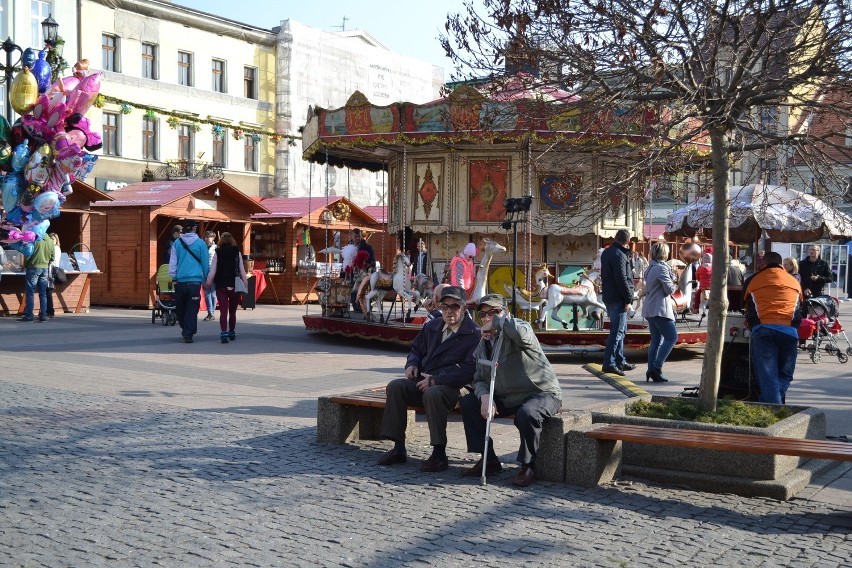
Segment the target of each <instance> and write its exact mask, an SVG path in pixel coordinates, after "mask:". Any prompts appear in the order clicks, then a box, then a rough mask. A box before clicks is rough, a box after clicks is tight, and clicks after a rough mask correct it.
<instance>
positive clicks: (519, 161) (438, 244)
mask: <svg viewBox="0 0 852 568" xmlns="http://www.w3.org/2000/svg"><path fill="white" fill-rule="evenodd" d="M544 99H548V100H554V99H556V100H560V101H564V102H565V104H566V105H567V106H566V109H568V110H566V112H564V113H563V114H562V115H561V116H560V117H557V118H555V117H554V115H552V114H548V115H547V116H546V117H545V115H544V114H543V113H542V114H541V115H540V116H541V118H536V116H538V115H537V113H536V108H537V105H540V104H541V103H542V101H543V100H544ZM572 100H574V97H572V95H570V94H568V93H564V92H558V91H554V90H548V91H547V92H541V91H533V90H532V89H528V88H527V87H526V84H525V82H524V81H523V77H520V78H519V79H518V80H517V81H516V82H515V83H514V84H512V83H510V84H509V85H506V86H505V88H504V89H503V90H502V92H501V93H500V94H498V95H497V96H493V95H492V96H490V97H489V98H486V97H485V96H484V95H483V94H481V93H480V92H479V91H478V90H477V89H474V88H472V87H471V86H467V85H465V86H461V87H458V88H457V89H455V90H454V91H453V92H452V93H450V94H449V95H448V96H447V97H446V98H443V99H439V100H437V101H433V102H430V103H425V104H419V105H418V104H412V103H395V104H391V105H388V106H376V105H373V104H371V103H370V102H369V101H368V100H367V99H366V97H364V95H362V94H361V93H359V92H357V91H356V92H355V93H354V94H353V95H352V96H351V97H350V98H349V100H348V102H347V104H346V105H345V106H344V107H342V108H339V109H334V110H328V109H323V108H311V109H309V111H308V120H307V124H306V125H305V127H304V129H303V157H304V159H306V160H309V161H311V162H314V163H318V164H324V165H325V166H326V167H328V168H331V167H343V168H352V169H366V170H369V171H373V172H382V174H381V175H383V176H384V180H385V183H386V187H387V191H388V198H387V203H388V209H387V223H388V232H389V233H394V234H397V235H398V236H399V244H400V250H399V254H398V255H397V257H396V258H395V259H394V262H393V264H392V266H390V267H389V268H390V272H388V273H384V272H380V271H379V272H375V273H372V274H366V273H363V272H361V271H360V267H359V263H358V261H357V255H356V256H355V258H352V260H351V261H350V262H348V264H347V257H346V254H345V251H342V252H343V256H344V262H343V264H344V272H343V273H342V275H341V276H342V278H340V279H337V278H330V279H328V281H327V282H325V283H324V286H323V287H324V288H325V290H327V291H328V293H326V294H323V295H322V296H321V298H320V304H321V311H320V312H319V313H316V314H311V313H307V314H306V315H305V316H304V323H305V327H306V328H307V329H308V330H310V331H316V332H322V333H327V334H336V335H343V336H349V337H360V338H365V339H373V340H381V341H389V342H395V343H402V344H407V343H409V342H410V341H411V340H412V339H413V338H414V337H415V336H416V335H417V333H418V332H419V330H420V327H421V326H422V324H423V322H424V321H425V319H426V315H427V314H426V312H425V311H424V310H423V309H418V308H420V306H421V304H422V302H423V301H424V300H425V299H427V298H428V296H429V294H430V293H431V286H432V285H433V284H437V283H438V282H441V281H446V280H447V277H448V274H449V268H450V266H451V265H452V264H453V262H454V258H458V257H459V256H462V255H463V253H464V252H465V251H466V249H467V250H468V251H470V250H475V256H474V259H475V280H474V281H473V283H472V286H470V287H469V288H468V294H469V296H468V298H469V304H472V305H475V303H476V301H478V300H479V298H481V297H482V296H483V295H485V294H487V293H499V294H502V295H504V296H505V297H507V299H508V304H509V306H510V308H511V309H512V310H513V311H514V313H515V315H516V317H522V318H524V319H526V320H528V321H530V322H533V325H534V327H536V329H537V332H536V335H537V336H538V338H539V341H540V342H541V344H542V346H543V347H544V348H545V349H547V350H560V351H595V350H602V349H603V348H604V345H605V342H606V338H607V336H608V333H609V332H608V329H607V328H608V321H606V318H605V317H604V313H605V312H604V309H603V304H602V302H601V301H600V299H599V295H600V279H599V278H598V275H599V272H598V267H597V266H596V265H595V261H596V257H597V256H598V255H599V251H600V250H602V247H604V246H606V245H607V244H608V242H609V241H610V240H611V239H612V237H613V236H614V235H615V233H616V231H618V230H619V229H622V228H627V229H629V230H630V232H631V234H633V235H642V220H643V217H644V214H643V209H642V188H641V187H639V186H638V182H637V183H636V184H634V187H630V188H627V189H626V190H625V189H624V188H623V187H619V189H618V191H614V190H613V191H611V192H610V194H609V195H608V196H607V197H606V198H607V200H608V202H607V206H606V207H605V208H601V209H596V208H595V207H593V206H592V204H591V201H592V200H591V199H588V198H587V197H586V196H584V186H586V185H587V184H589V185H591V182H592V180H594V182H595V183H596V184H598V185H601V181H602V180H617V179H618V178H619V173H620V169H619V168H620V166H619V160H618V159H608V158H607V157H605V156H613V155H615V153H614V152H611V151H610V152H603V151H601V149H602V148H604V147H606V148H608V149H610V150H611V149H612V148H623V149H624V152H623V153H622V160H626V159H629V152H630V151H631V150H632V149H636V148H639V147H641V146H642V145H643V144H647V143H648V136H647V133H648V132H649V129H648V125H649V124H650V122H649V121H653V120H656V115H655V113H653V112H652V111H650V110H643V111H636V110H635V109H634V110H631V111H629V112H621V113H619V112H613V113H612V114H611V115H610V116H608V117H599V116H598V117H595V118H594V120H595V123H594V124H593V125H592V127H590V125H589V124H588V123H586V122H584V120H583V119H582V118H578V116H577V115H576V114H575V113H573V112H572V111H570V108H569V107H570V103H571V101H572ZM590 133H593V135H591V134H590ZM622 163H623V162H622ZM615 185H616V184H615V183H613V186H614V187H615ZM471 246H473V247H475V248H474V249H470V247H471ZM334 252H335V253H337V252H338V251H334ZM636 254H637V255H638V252H637V253H636ZM350 257H352V255H351V254H350ZM424 258H428V262H425V261H422V260H423V259H424ZM468 258H469V257H468ZM415 260H416V261H417V262H415ZM637 260H638V259H637ZM415 264H416V265H417V266H415ZM637 265H641V260H638V262H637ZM349 267H351V268H349ZM640 275H641V272H638V268H637V273H636V274H635V276H636V277H637V278H638V276H640ZM347 293H349V294H350V296H351V298H352V299H353V300H354V301H353V302H351V303H349V304H348V305H347V306H346V309H344V307H343V305H344V304H346V302H345V296H346V294H347ZM349 305H352V306H354V305H357V306H358V308H360V312H361V313H357V312H356V311H355V310H350V309H348V307H349ZM637 309H638V306H637ZM695 321H697V320H695ZM681 328H682V329H679V340H678V345H679V346H700V345H703V344H704V342H705V340H706V329H699V328H698V326H697V325H694V321H693V322H690V321H688V320H684V322H682V323H681ZM625 343H626V346H627V347H628V348H643V347H647V345H648V344H649V343H650V334H649V332H648V329H647V327H646V325H645V324H644V322H643V321H642V319H641V317H639V316H636V317H634V318H633V319H631V323H630V324H629V329H628V334H627V337H626V340H625Z"/></svg>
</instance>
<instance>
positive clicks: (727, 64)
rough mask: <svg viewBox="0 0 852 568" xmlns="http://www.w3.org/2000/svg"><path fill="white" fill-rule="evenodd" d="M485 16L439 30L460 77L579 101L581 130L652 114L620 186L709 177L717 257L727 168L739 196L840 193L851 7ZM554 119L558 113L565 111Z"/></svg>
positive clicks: (714, 291)
mask: <svg viewBox="0 0 852 568" xmlns="http://www.w3.org/2000/svg"><path fill="white" fill-rule="evenodd" d="M481 4H482V6H483V7H478V4H476V5H475V4H474V3H472V2H470V1H467V2H466V3H465V7H464V10H463V11H462V12H461V13H459V14H455V15H451V16H450V17H449V18H448V20H447V24H446V35H445V36H444V37H442V43H443V45H444V48H445V49H446V51H447V53H448V55H450V56H451V57H452V58H453V59H454V61H455V62H456V63H457V69H459V71H457V77H456V78H457V79H459V80H470V79H473V78H477V79H479V80H480V81H482V80H483V78H484V79H486V81H485V83H486V84H488V85H499V84H500V82H501V81H502V80H510V78H511V77H513V76H516V75H518V74H523V76H525V77H528V79H527V80H528V81H535V82H536V83H537V84H538V85H539V86H540V87H542V88H553V89H558V90H560V91H565V92H569V93H571V94H572V96H576V97H578V99H576V100H572V101H571V105H573V107H574V109H575V110H574V111H573V112H575V113H577V114H578V115H580V116H585V117H589V116H598V117H599V116H606V115H607V114H608V113H609V114H610V115H611V114H612V113H615V114H616V115H619V116H620V115H628V114H631V113H632V114H634V115H636V114H637V113H647V112H649V109H651V111H652V112H653V113H654V115H655V120H653V121H648V122H647V123H646V124H645V126H646V127H649V128H651V129H652V132H651V133H650V137H649V139H648V143H646V144H643V145H641V148H640V149H639V150H637V151H634V152H632V153H630V154H629V160H626V161H623V162H622V165H624V166H625V167H626V170H625V171H626V172H627V173H626V174H621V175H620V180H621V181H622V182H624V181H625V179H633V180H640V179H643V178H644V177H647V176H648V175H649V172H668V173H673V172H685V171H688V170H689V169H690V168H694V167H696V165H697V166H699V167H704V168H706V171H707V172H709V176H708V179H709V182H710V183H709V184H708V189H707V191H708V192H709V193H710V194H711V195H712V197H713V200H714V203H715V213H714V219H713V230H712V235H713V246H714V249H715V250H716V251H726V250H727V249H728V228H729V220H728V217H729V207H730V203H729V191H728V189H729V185H730V180H731V176H732V169H733V170H735V171H736V175H737V176H739V180H738V182H739V183H743V184H744V183H760V182H764V183H765V182H768V181H773V180H777V182H778V183H784V184H787V185H789V186H791V187H799V188H800V189H806V188H812V191H813V192H817V193H822V194H823V195H825V196H827V197H829V198H830V197H831V196H832V195H834V193H835V192H836V190H838V189H840V188H842V187H844V186H845V180H846V176H847V174H846V172H844V171H843V170H842V166H844V165H848V164H849V163H852V154H850V146H849V145H848V144H847V143H846V140H847V136H848V134H849V132H852V129H850V128H852V112H850V111H852V102H850V98H849V97H842V96H836V93H837V92H841V93H843V92H846V93H848V92H849V85H852V77H850V71H852V67H850V62H852V58H850V54H852V26H850V11H852V6H850V2H849V0H808V1H804V0H721V1H720V0H501V1H498V0H481ZM832 93H834V94H835V96H830V95H831V94H832ZM559 102H560V101H557V103H559ZM561 102H562V103H565V102H567V101H561ZM551 111H552V112H554V113H557V114H558V113H560V112H561V113H564V112H565V111H564V105H563V106H562V110H560V106H559V105H555V106H553V107H552V108H551ZM816 123H818V124H820V125H821V127H820V128H813V127H812V126H813V125H814V124H816ZM826 125H828V126H826ZM575 128H577V130H578V135H587V136H588V138H589V139H593V138H594V136H595V135H597V134H600V123H596V122H595V121H588V120H586V121H582V120H581V121H578V122H577V123H576V125H575ZM622 156H624V154H622ZM603 183H604V184H608V183H611V181H608V180H605V181H604V182H603ZM592 185H594V184H592ZM585 189H586V187H585V183H584V190H585ZM601 190H602V191H600V192H599V195H600V196H602V197H604V196H606V194H607V190H606V188H605V187H603V186H601ZM633 197H639V198H641V196H636V195H633ZM727 263H728V258H727V255H725V254H716V255H714V258H713V282H712V288H711V303H710V306H709V313H710V317H709V318H708V326H707V329H708V337H707V344H706V348H705V357H704V362H703V368H702V375H701V387H700V394H699V401H700V404H701V405H702V407H704V408H706V409H708V410H713V409H715V407H716V402H717V392H718V387H719V374H720V366H721V349H722V342H723V333H724V328H725V314H726V311H727V294H726V286H727V282H726V275H727Z"/></svg>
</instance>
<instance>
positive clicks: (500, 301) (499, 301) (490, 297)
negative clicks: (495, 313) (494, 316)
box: [476, 294, 506, 310]
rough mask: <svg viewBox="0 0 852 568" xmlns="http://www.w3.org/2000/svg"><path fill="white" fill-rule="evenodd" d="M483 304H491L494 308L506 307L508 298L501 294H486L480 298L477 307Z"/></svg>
mask: <svg viewBox="0 0 852 568" xmlns="http://www.w3.org/2000/svg"><path fill="white" fill-rule="evenodd" d="M481 306H491V307H492V308H500V309H501V310H502V309H503V308H505V307H506V299H505V298H504V297H503V296H501V295H500V294H486V295H484V296H482V298H480V299H479V304H477V306H476V307H477V308H479V307H481Z"/></svg>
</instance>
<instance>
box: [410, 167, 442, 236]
mask: <svg viewBox="0 0 852 568" xmlns="http://www.w3.org/2000/svg"><path fill="white" fill-rule="evenodd" d="M413 169H414V176H413V177H414V195H413V198H412V203H413V213H414V215H413V218H414V221H415V222H418V221H419V222H425V223H430V224H431V223H434V224H438V223H440V222H441V205H442V195H443V193H444V184H445V183H446V176H445V174H444V160H442V159H439V160H415V161H414V168H413Z"/></svg>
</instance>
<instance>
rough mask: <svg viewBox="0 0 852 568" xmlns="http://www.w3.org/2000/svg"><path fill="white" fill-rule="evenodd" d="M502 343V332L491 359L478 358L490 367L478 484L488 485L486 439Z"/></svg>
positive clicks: (488, 436)
mask: <svg viewBox="0 0 852 568" xmlns="http://www.w3.org/2000/svg"><path fill="white" fill-rule="evenodd" d="M502 345H503V333H502V331H501V332H500V335H499V336H498V337H497V342H496V343H495V344H494V353H492V354H491V359H490V360H489V359H480V360H479V364H480V365H486V366H488V367H491V385H490V386H489V387H488V417H487V418H486V419H485V445H484V447H483V449H482V474H481V477H480V478H479V484H480V485H488V482H487V481H486V480H485V470H486V469H488V467H487V466H488V463H487V462H488V457H487V456H488V440H489V439H490V438H491V417H492V415H493V414H494V383H495V382H497V366H498V361H499V360H500V347H502Z"/></svg>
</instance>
